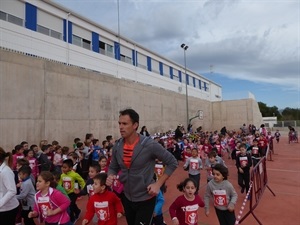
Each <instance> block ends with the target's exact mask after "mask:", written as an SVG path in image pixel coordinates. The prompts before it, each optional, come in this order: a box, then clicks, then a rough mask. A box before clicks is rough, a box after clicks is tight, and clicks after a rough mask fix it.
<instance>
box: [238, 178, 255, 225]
mask: <svg viewBox="0 0 300 225" xmlns="http://www.w3.org/2000/svg"><path fill="white" fill-rule="evenodd" d="M252 185H253V182H250V187H249V190H248V192H247V194H246V197H245V199H244V201H243V204H242V206H241V209H240V211H239V214H238V216H237V218H236V220H235V224H240V219H241V217H242V214H243V211H244V209H245V206H246V203H247V201H248V198H250V192H251V189H252Z"/></svg>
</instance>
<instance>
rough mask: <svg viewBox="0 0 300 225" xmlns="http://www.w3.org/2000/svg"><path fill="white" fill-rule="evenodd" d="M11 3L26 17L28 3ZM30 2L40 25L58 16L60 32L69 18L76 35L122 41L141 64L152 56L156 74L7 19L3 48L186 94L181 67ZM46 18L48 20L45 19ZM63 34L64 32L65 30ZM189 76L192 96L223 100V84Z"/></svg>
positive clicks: (128, 53)
mask: <svg viewBox="0 0 300 225" xmlns="http://www.w3.org/2000/svg"><path fill="white" fill-rule="evenodd" d="M4 2H7V1H4ZM9 2H11V3H12V5H13V4H16V5H18V7H19V8H20V5H23V7H24V9H23V14H22V15H17V16H19V17H23V18H24V17H25V15H24V11H25V3H24V2H22V1H18V0H12V1H9ZM27 2H29V3H31V4H33V5H35V6H37V8H38V10H37V18H38V21H37V23H38V24H39V22H41V23H42V24H44V25H47V24H48V23H49V24H50V23H52V19H53V16H54V15H55V16H56V18H55V19H53V25H51V26H50V25H49V28H50V29H54V30H56V29H58V28H59V26H60V29H62V25H63V19H66V20H68V21H70V22H72V24H73V27H72V30H73V34H75V35H78V36H80V37H82V38H85V39H87V40H91V39H92V32H95V33H98V34H99V39H100V40H105V42H106V43H107V42H110V44H111V45H112V44H113V42H119V43H120V48H121V54H123V55H126V56H128V57H129V58H132V50H136V51H137V52H140V53H141V54H142V55H143V57H141V58H138V59H137V62H138V63H140V62H141V63H146V62H145V60H147V56H149V57H151V59H152V61H151V64H152V72H150V71H148V70H147V68H138V67H136V66H134V65H132V61H128V62H126V61H125V62H122V61H118V60H116V59H115V58H112V57H108V56H106V55H103V54H99V53H97V52H93V51H92V50H87V49H84V48H82V47H79V46H76V45H74V44H68V43H66V42H64V41H63V40H59V39H55V38H52V37H50V36H47V35H44V34H40V33H38V32H35V31H32V30H29V29H27V28H25V27H21V26H17V25H14V24H12V23H9V22H6V21H3V20H0V25H1V26H0V32H1V40H0V41H1V42H0V47H2V48H7V49H12V50H15V51H18V52H23V53H24V54H32V55H35V56H38V57H42V58H46V59H50V60H54V61H58V62H61V63H66V64H71V65H75V66H79V67H83V68H86V69H90V70H95V71H99V72H102V73H107V74H110V75H112V76H115V77H118V78H123V79H131V80H135V81H137V82H141V83H144V84H148V85H152V86H157V87H160V88H164V89H166V90H171V91H174V92H178V93H181V94H185V91H183V89H184V88H185V73H184V70H183V67H182V66H181V65H178V64H176V63H174V62H172V61H170V60H168V59H166V58H164V57H161V56H159V55H157V54H155V53H154V52H151V51H149V50H147V49H145V48H144V47H142V46H140V45H138V44H136V43H134V42H132V41H130V40H127V39H124V38H118V37H117V35H116V34H114V33H113V32H110V31H109V30H108V29H105V28H102V27H101V26H99V25H97V24H95V23H93V22H91V21H89V20H88V19H85V18H82V17H81V16H80V15H77V14H76V13H73V12H69V10H68V9H65V8H63V7H60V6H58V5H56V4H54V3H52V2H47V1H35V0H28V1H27ZM18 7H16V8H18ZM6 8H10V5H9V4H6V5H5V7H3V10H6ZM1 10H2V8H1ZM14 10H15V13H16V14H18V13H20V12H18V11H21V10H20V9H18V10H17V9H10V10H8V9H7V12H13V11H14ZM41 10H42V11H41ZM48 11H49V12H50V13H49V14H47V13H48ZM44 16H45V18H43V17H44ZM48 20H51V21H48ZM46 21H48V22H46ZM59 21H61V25H59ZM60 31H61V32H63V31H62V30H60ZM91 46H92V43H91ZM113 46H114V45H113ZM138 56H139V54H138ZM131 60H133V59H131ZM159 62H161V63H163V70H164V76H161V75H160V74H159ZM146 65H147V63H146ZM170 66H171V67H173V73H174V74H175V75H177V76H179V75H178V71H181V72H182V82H179V78H178V79H174V80H172V79H171V78H170ZM187 74H189V78H190V79H189V85H188V89H189V90H188V94H189V95H190V96H193V97H196V98H201V99H205V100H209V101H221V100H222V92H221V90H222V89H221V87H220V86H219V85H217V84H215V83H214V82H212V81H210V80H208V79H206V78H204V77H202V76H200V75H198V74H196V73H194V72H193V71H190V70H187ZM192 77H195V78H196V84H198V80H199V79H200V80H201V81H202V85H203V84H204V82H206V83H207V86H208V91H205V90H204V89H203V88H202V89H201V90H200V89H199V87H198V86H196V87H194V86H193V78H192Z"/></svg>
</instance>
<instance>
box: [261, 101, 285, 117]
mask: <svg viewBox="0 0 300 225" xmlns="http://www.w3.org/2000/svg"><path fill="white" fill-rule="evenodd" d="M258 107H259V110H260V112H261V114H262V116H263V117H272V116H277V119H278V120H281V118H282V115H281V113H280V112H279V110H278V108H277V106H272V107H269V106H267V104H265V103H263V102H258Z"/></svg>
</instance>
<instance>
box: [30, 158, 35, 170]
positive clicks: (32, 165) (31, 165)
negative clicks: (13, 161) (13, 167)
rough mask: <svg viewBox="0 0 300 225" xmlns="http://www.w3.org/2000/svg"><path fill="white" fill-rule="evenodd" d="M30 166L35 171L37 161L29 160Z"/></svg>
mask: <svg viewBox="0 0 300 225" xmlns="http://www.w3.org/2000/svg"><path fill="white" fill-rule="evenodd" d="M29 166H30V168H31V169H33V168H34V167H35V160H34V159H30V160H29Z"/></svg>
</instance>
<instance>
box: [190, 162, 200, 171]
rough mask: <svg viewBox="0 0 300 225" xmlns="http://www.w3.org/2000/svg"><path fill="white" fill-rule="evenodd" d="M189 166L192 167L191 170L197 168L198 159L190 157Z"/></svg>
mask: <svg viewBox="0 0 300 225" xmlns="http://www.w3.org/2000/svg"><path fill="white" fill-rule="evenodd" d="M190 168H191V169H193V170H197V169H199V162H198V159H191V160H190Z"/></svg>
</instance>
